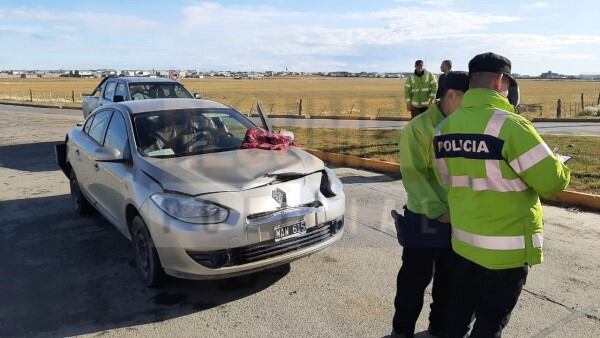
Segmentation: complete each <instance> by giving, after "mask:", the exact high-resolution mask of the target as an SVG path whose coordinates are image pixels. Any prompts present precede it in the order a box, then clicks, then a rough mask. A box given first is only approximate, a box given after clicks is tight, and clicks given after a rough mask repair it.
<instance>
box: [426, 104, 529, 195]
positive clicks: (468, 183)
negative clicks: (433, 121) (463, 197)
mask: <svg viewBox="0 0 600 338" xmlns="http://www.w3.org/2000/svg"><path fill="white" fill-rule="evenodd" d="M509 114H510V113H509V112H506V111H503V110H496V111H495V112H494V114H493V115H492V117H491V118H490V120H489V121H488V123H487V125H486V127H485V131H484V134H485V135H488V136H491V137H494V138H498V136H499V135H500V130H501V129H502V126H503V125H504V122H505V121H506V119H507V118H508V116H509ZM445 122H446V120H444V121H442V122H441V123H440V124H439V125H438V126H437V128H436V131H435V135H436V136H440V135H441V131H442V128H443V126H444V125H445ZM466 144H467V141H465V147H466ZM434 146H435V145H434ZM469 146H472V145H471V143H469ZM473 147H474V146H473ZM486 149H487V146H486ZM435 160H436V163H437V165H438V169H439V172H440V176H441V179H442V181H443V182H444V183H446V184H450V185H451V186H452V187H462V188H471V189H472V190H473V191H484V190H491V191H498V192H507V191H524V190H527V189H528V187H527V185H526V184H525V182H523V181H522V180H521V179H520V178H515V179H505V178H503V177H502V171H501V169H500V166H501V162H500V161H501V160H497V159H486V160H485V169H486V176H487V177H486V178H473V177H470V176H450V174H449V171H448V166H447V165H446V161H445V160H444V158H441V157H440V158H436V159H435Z"/></svg>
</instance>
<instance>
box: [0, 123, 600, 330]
mask: <svg viewBox="0 0 600 338" xmlns="http://www.w3.org/2000/svg"><path fill="white" fill-rule="evenodd" d="M77 121H78V119H77V118H73V117H69V116H65V115H47V114H34V113H23V114H22V115H16V114H12V113H11V114H6V113H3V112H0V187H2V189H0V257H2V260H1V262H2V264H0V276H1V278H0V290H1V291H2V296H1V297H0V337H20V336H21V337H36V336H40V337H55V336H72V335H90V336H97V335H102V336H119V337H121V336H161V337H164V336H171V337H180V336H198V337H282V336H285V337H290V338H291V337H377V338H379V337H385V336H386V335H387V334H389V332H390V329H391V317H392V314H393V297H394V292H395V278H396V273H397V271H398V268H399V266H400V257H401V253H402V251H401V248H400V247H399V246H398V244H397V242H396V239H395V234H394V227H393V224H392V220H391V217H390V216H389V211H390V210H391V209H392V208H400V207H401V206H402V205H403V203H404V202H405V198H406V193H405V191H404V189H403V186H402V181H400V180H395V179H393V178H390V177H388V176H384V175H379V174H373V173H369V172H365V171H358V170H353V169H347V168H338V169H336V172H337V173H338V175H339V176H341V178H342V181H343V182H344V184H345V190H346V194H347V213H346V220H347V223H346V228H345V234H344V237H343V238H342V240H340V241H339V242H337V243H336V244H335V245H334V246H332V247H330V248H329V249H327V250H325V251H322V252H320V253H317V254H315V255H313V256H310V257H307V258H304V259H301V260H299V261H296V262H294V263H292V264H291V266H289V267H288V266H284V267H282V268H278V269H275V270H271V271H266V272H262V273H259V274H256V275H252V276H247V277H243V278H236V279H233V280H228V281H208V282H207V281H185V280H175V279H172V280H170V281H169V283H168V284H167V285H166V286H165V287H163V288H160V289H147V288H145V287H143V286H142V285H141V283H140V282H139V280H138V276H137V275H136V271H135V269H134V260H133V253H132V250H131V246H130V244H129V243H128V241H127V240H126V239H125V238H124V237H122V236H121V235H120V233H118V232H117V231H116V230H115V229H113V228H112V226H111V225H109V224H108V222H107V221H105V220H104V219H102V218H101V217H99V216H92V217H85V218H81V217H78V216H76V215H75V213H74V212H73V210H72V205H71V200H70V198H69V196H68V181H67V179H66V178H65V177H64V176H63V175H62V173H61V172H60V171H58V170H57V168H56V165H55V164H54V159H53V153H52V147H53V145H54V144H55V142H57V141H59V140H61V138H62V137H63V136H64V132H65V131H66V129H67V128H69V127H71V126H72V125H73V124H74V123H75V122H77ZM544 209H545V213H546V216H545V223H546V230H545V241H544V246H545V260H546V261H545V263H544V264H542V265H539V266H535V267H533V268H532V269H531V271H530V274H529V278H528V281H527V285H526V287H525V291H524V292H523V294H522V295H521V298H520V301H519V303H518V305H517V307H516V309H515V311H514V312H513V316H512V318H511V321H510V323H509V325H508V327H507V328H506V330H505V334H504V337H557V338H558V337H561V338H562V337H600V244H599V243H600V216H599V215H598V214H592V213H586V212H578V211H576V210H565V209H561V208H556V207H551V206H546V207H545V208H544ZM429 302H430V289H428V291H427V294H426V301H425V304H426V305H425V307H424V311H423V313H422V315H421V317H420V318H419V321H418V323H417V332H422V331H424V330H425V328H426V327H427V319H426V318H427V310H426V309H427V304H428V303H429ZM418 337H421V338H423V337H428V335H427V334H425V333H420V334H419V335H418Z"/></svg>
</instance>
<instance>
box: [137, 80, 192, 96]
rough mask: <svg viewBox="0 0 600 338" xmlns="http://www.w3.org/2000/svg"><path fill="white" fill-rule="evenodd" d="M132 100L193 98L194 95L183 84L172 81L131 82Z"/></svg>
mask: <svg viewBox="0 0 600 338" xmlns="http://www.w3.org/2000/svg"><path fill="white" fill-rule="evenodd" d="M129 92H130V93H131V99H132V100H147V99H163V98H174V99H191V98H192V95H191V94H190V92H188V91H187V89H185V88H184V87H183V86H182V85H181V84H179V83H172V82H164V83H162V82H155V83H130V84H129Z"/></svg>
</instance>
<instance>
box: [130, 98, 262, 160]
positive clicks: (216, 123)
mask: <svg viewBox="0 0 600 338" xmlns="http://www.w3.org/2000/svg"><path fill="white" fill-rule="evenodd" d="M250 127H254V124H253V123H252V122H250V121H249V120H248V119H247V118H246V117H244V116H242V115H241V114H240V113H238V112H237V111H235V110H233V109H230V108H213V109H178V110H163V111H157V112H150V113H144V114H139V115H136V116H135V119H134V130H135V134H136V140H137V145H138V149H139V150H140V152H141V153H142V155H144V156H152V157H169V156H187V155H196V154H203V153H214V152H220V151H228V150H233V149H240V148H241V146H242V141H243V140H244V136H245V134H246V130H247V129H248V128H250Z"/></svg>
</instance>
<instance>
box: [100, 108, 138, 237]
mask: <svg viewBox="0 0 600 338" xmlns="http://www.w3.org/2000/svg"><path fill="white" fill-rule="evenodd" d="M103 146H104V147H107V148H114V149H117V150H119V151H120V152H121V153H122V154H124V156H125V158H127V159H130V158H131V154H130V148H129V136H128V133H127V124H126V123H125V118H124V117H123V114H122V113H121V112H120V111H118V110H115V111H114V112H113V114H112V118H111V120H110V123H109V125H108V128H107V130H106V136H105V138H104V143H103ZM96 165H97V167H98V169H97V171H96V175H95V178H94V183H93V185H92V194H93V195H94V196H95V197H96V199H97V201H98V206H99V207H100V208H101V209H102V210H103V211H104V213H105V214H107V218H109V219H111V220H112V221H113V223H114V224H115V225H116V226H117V227H118V228H119V230H121V231H123V232H126V231H127V229H126V221H125V212H124V205H125V201H126V200H127V197H128V196H129V195H130V191H131V190H130V184H131V181H132V173H133V166H132V165H131V161H129V160H125V161H124V162H96Z"/></svg>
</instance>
